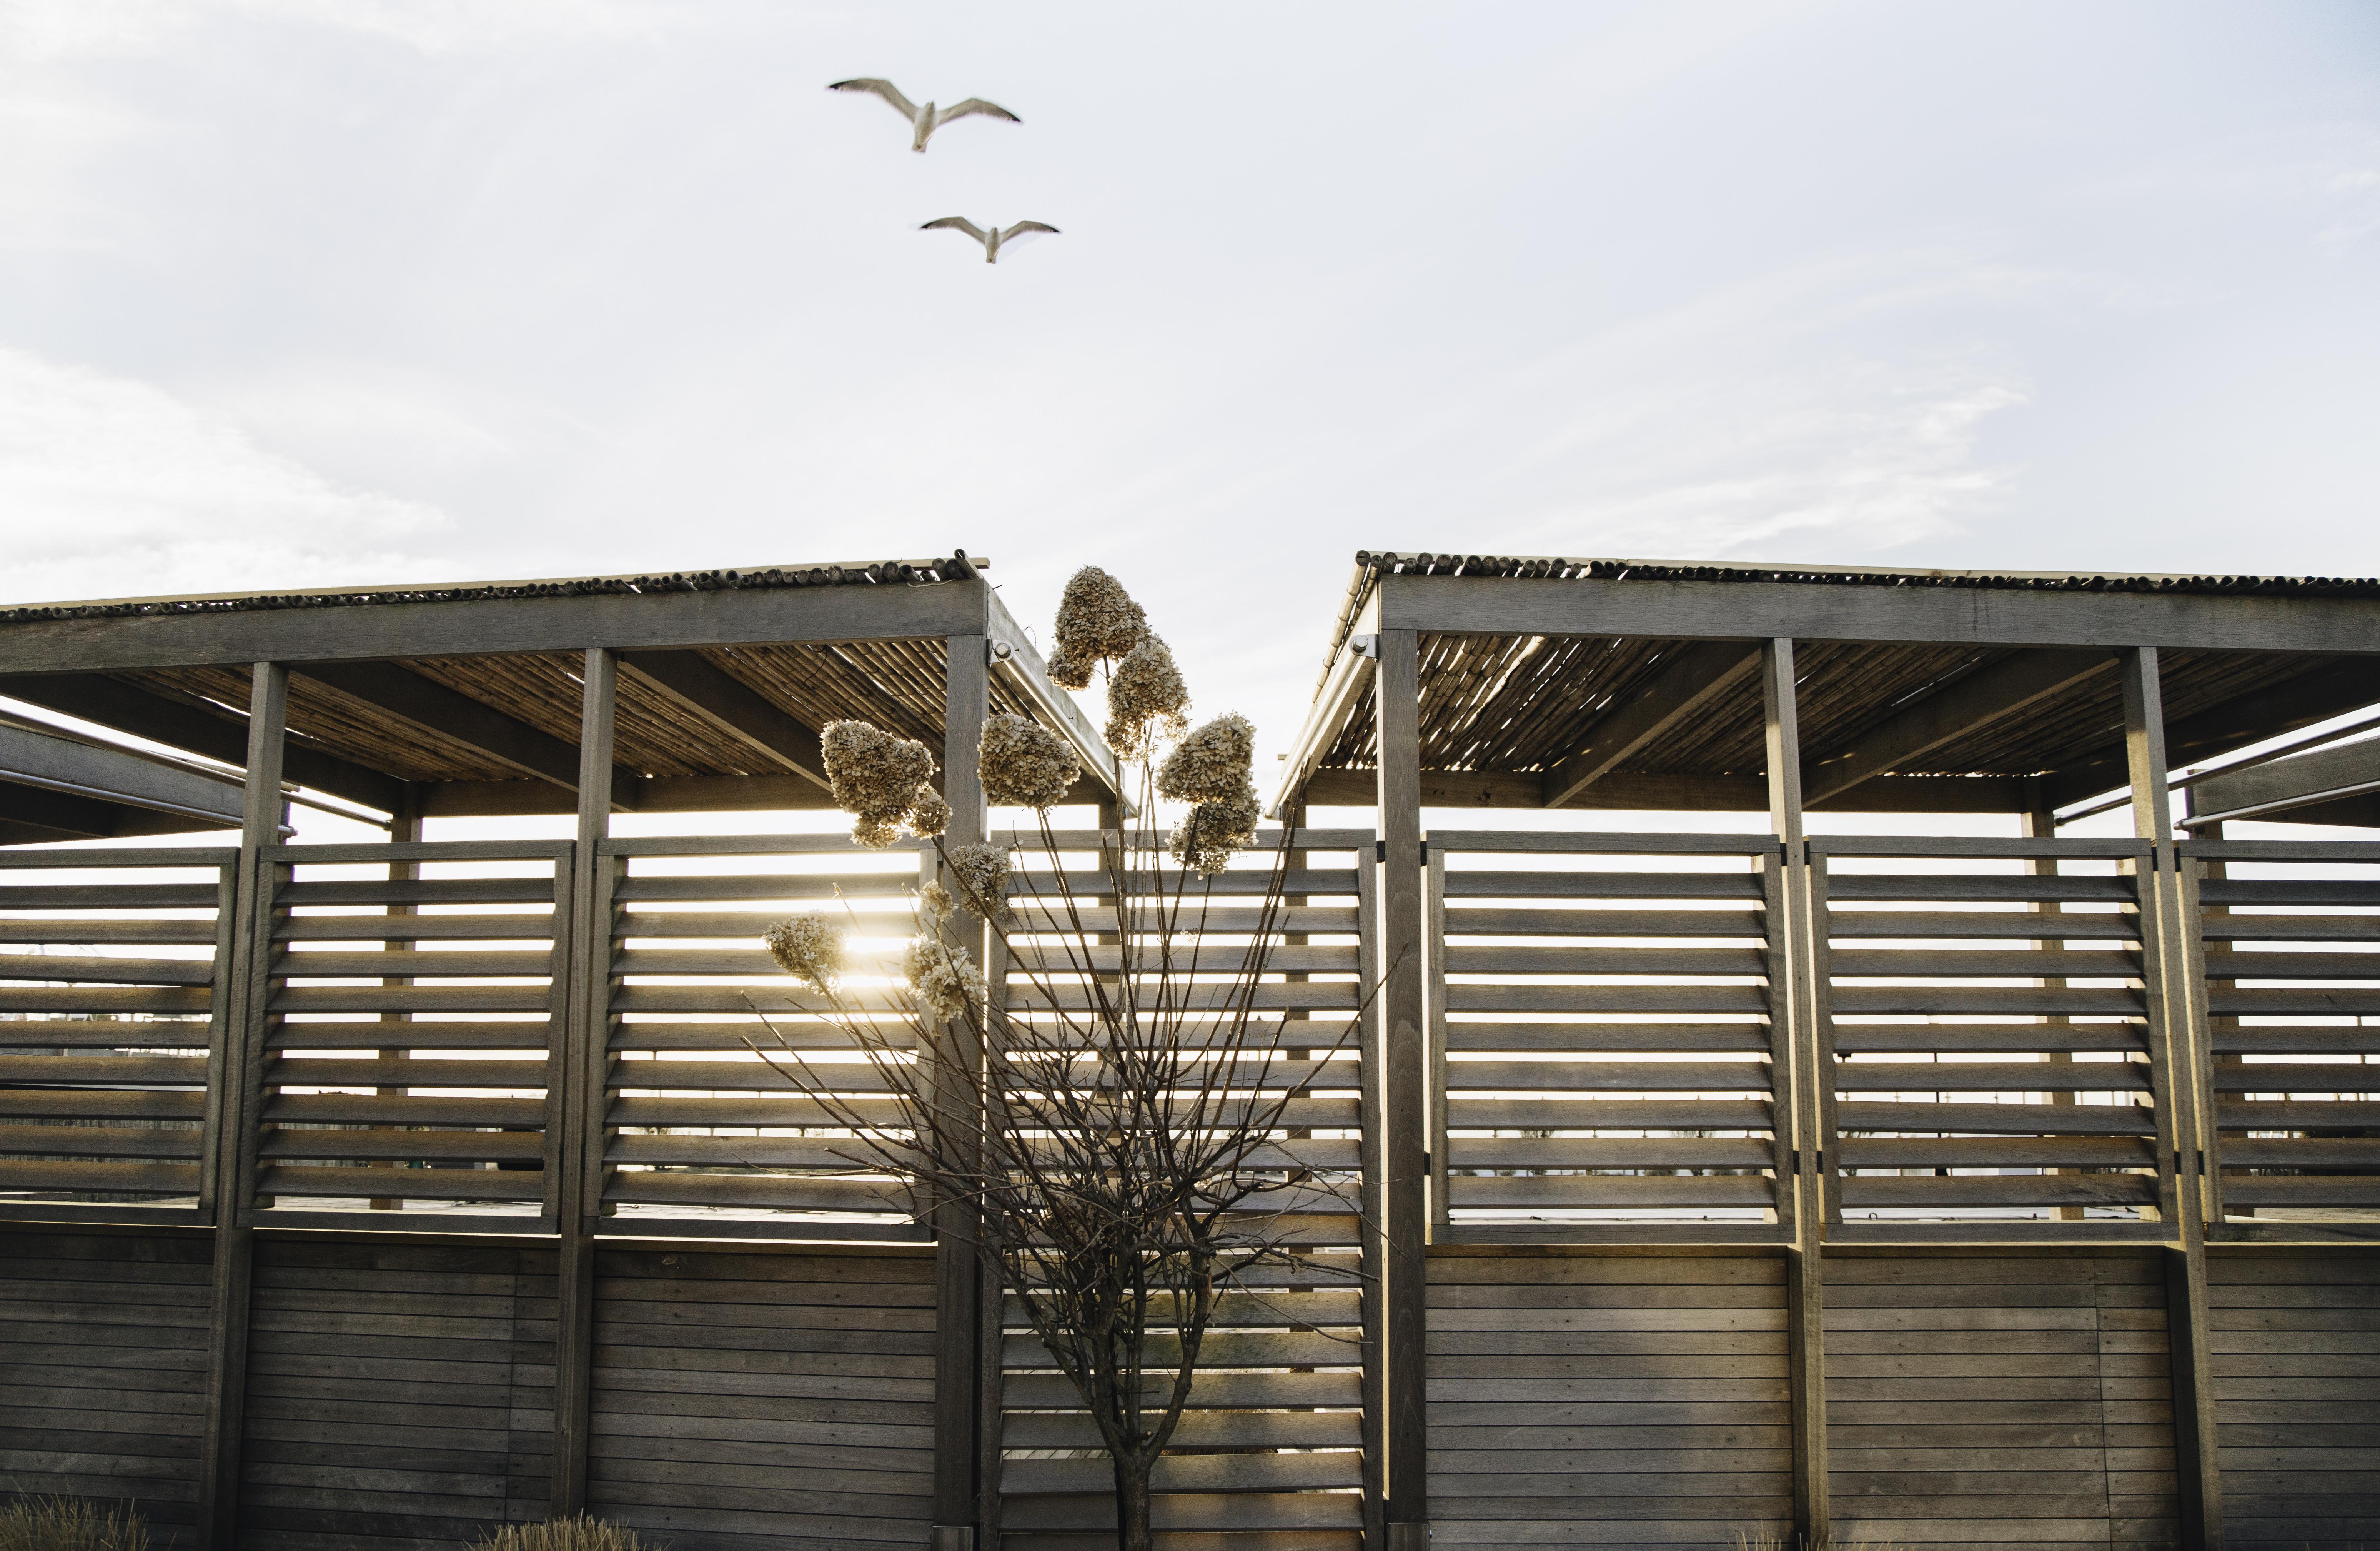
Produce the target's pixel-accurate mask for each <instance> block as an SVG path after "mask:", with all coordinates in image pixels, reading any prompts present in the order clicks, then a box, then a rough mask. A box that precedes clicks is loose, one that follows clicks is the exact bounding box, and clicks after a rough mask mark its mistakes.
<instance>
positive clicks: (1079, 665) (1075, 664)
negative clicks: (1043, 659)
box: [1047, 646, 1099, 690]
mask: <svg viewBox="0 0 2380 1551" xmlns="http://www.w3.org/2000/svg"><path fill="white" fill-rule="evenodd" d="M1047 666H1048V667H1049V669H1050V683H1052V684H1055V685H1057V686H1058V688H1060V689H1062V690H1087V689H1089V688H1090V687H1091V670H1092V669H1093V668H1095V667H1097V666H1099V659H1098V658H1097V657H1078V656H1076V655H1075V653H1072V652H1069V651H1067V650H1066V649H1065V648H1064V647H1062V646H1061V647H1059V648H1058V649H1057V650H1056V651H1055V652H1052V653H1050V661H1049V663H1048V665H1047Z"/></svg>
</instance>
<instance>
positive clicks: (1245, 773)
mask: <svg viewBox="0 0 2380 1551" xmlns="http://www.w3.org/2000/svg"><path fill="white" fill-rule="evenodd" d="M1256 750H1257V729H1256V727H1255V726H1254V725H1253V724H1251V723H1250V722H1249V721H1248V719H1247V718H1246V717H1245V716H1243V715H1241V714H1238V713H1237V712H1233V713H1231V714H1227V715H1221V716H1218V717H1216V718H1215V719H1214V720H1213V721H1211V722H1208V723H1207V724H1206V725H1204V726H1203V727H1199V728H1198V729H1197V730H1196V731H1195V732H1192V733H1190V734H1188V735H1187V736H1186V737H1184V739H1182V741H1181V742H1179V743H1177V744H1175V745H1174V747H1173V752H1172V753H1171V754H1169V755H1167V756H1166V760H1165V763H1164V764H1162V765H1161V766H1160V767H1159V769H1158V772H1157V793H1158V795H1159V796H1160V797H1170V798H1172V800H1174V801H1176V802H1220V801H1222V800H1225V799H1227V798H1233V797H1236V796H1238V795H1239V790H1240V788H1242V787H1244V786H1245V785H1247V784H1248V782H1249V780H1250V779H1251V778H1252V777H1251V775H1250V770H1251V766H1252V765H1253V763H1254V762H1255V760H1256Z"/></svg>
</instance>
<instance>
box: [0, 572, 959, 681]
mask: <svg viewBox="0 0 2380 1551" xmlns="http://www.w3.org/2000/svg"><path fill="white" fill-rule="evenodd" d="M989 594H990V587H989V585H988V584H987V583H985V582H984V581H983V580H981V579H979V578H978V579H976V580H962V581H944V582H939V583H936V584H933V585H929V586H904V585H900V584H897V583H896V584H892V585H875V586H853V587H751V588H742V589H735V590H728V591H720V592H594V593H569V594H560V595H554V596H541V597H526V598H470V599H456V600H439V601H421V602H411V603H358V604H348V605H334V604H325V605H319V606H315V607H307V608H254V609H236V608H220V609H209V610H204V611H199V610H193V611H191V612H188V613H176V614H153V615H128V616H122V617H100V618H59V619H18V620H13V621H10V622H7V623H6V624H0V674H17V673H89V672H120V671H123V670H126V669H135V668H153V667H195V666H202V665H207V664H222V663H245V662H253V661H256V660H257V659H259V658H272V659H275V660H278V661H285V662H334V661H355V660H376V659H387V658H392V657H482V656H500V655H504V654H507V653H521V652H577V651H582V650H585V649H586V648H587V647H588V646H589V644H591V643H594V642H599V641H600V642H601V643H603V644H604V645H607V646H610V647H612V648H613V649H614V650H618V651H639V650H645V649H649V648H654V647H680V646H757V645H764V644H770V643H774V642H779V641H900V640H917V639H921V638H926V637H932V636H944V635H948V634H950V633H951V632H952V631H953V630H977V631H979V630H981V629H983V619H984V606H985V603H984V601H985V599H986V598H987V597H988V596H989Z"/></svg>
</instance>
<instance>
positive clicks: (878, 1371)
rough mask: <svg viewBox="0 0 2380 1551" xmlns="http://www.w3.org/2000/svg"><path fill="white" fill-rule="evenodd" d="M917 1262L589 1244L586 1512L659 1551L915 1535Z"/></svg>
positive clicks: (929, 1318) (923, 1314) (924, 1295)
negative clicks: (662, 1549)
mask: <svg viewBox="0 0 2380 1551" xmlns="http://www.w3.org/2000/svg"><path fill="white" fill-rule="evenodd" d="M933 1268H934V1263H933V1257H932V1255H931V1253H930V1252H924V1251H916V1250H895V1249H887V1250H884V1251H880V1252H879V1251H861V1250H853V1249H850V1248H848V1247H838V1248H834V1249H827V1248H817V1249H807V1248H806V1249H800V1250H794V1249H787V1250H784V1251H780V1252H766V1253H744V1252H705V1251H699V1250H691V1249H683V1248H668V1249H650V1250H627V1249H603V1250H599V1251H598V1252H597V1255H596V1267H595V1269H596V1278H597V1280H596V1286H595V1368H594V1380H593V1400H592V1405H591V1408H590V1418H591V1420H590V1427H589V1460H588V1469H587V1495H588V1507H589V1511H590V1512H592V1513H594V1514H596V1515H597V1516H598V1517H601V1518H604V1519H610V1520H616V1521H619V1522H622V1523H625V1524H630V1525H633V1526H635V1527H636V1529H637V1531H638V1533H641V1534H643V1535H644V1536H645V1537H646V1538H647V1539H648V1540H655V1541H661V1542H665V1543H667V1544H668V1545H672V1546H674V1547H675V1548H676V1551H829V1548H830V1547H832V1548H834V1551H847V1548H850V1547H855V1546H878V1545H885V1546H893V1545H924V1544H925V1543H926V1539H927V1530H928V1527H929V1521H930V1519H931V1515H932V1508H933V1391H934V1355H933V1353H934V1281H933Z"/></svg>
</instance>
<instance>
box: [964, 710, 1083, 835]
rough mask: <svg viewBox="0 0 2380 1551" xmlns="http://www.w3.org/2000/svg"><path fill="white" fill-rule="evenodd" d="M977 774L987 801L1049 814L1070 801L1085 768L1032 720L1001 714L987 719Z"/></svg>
mask: <svg viewBox="0 0 2380 1551" xmlns="http://www.w3.org/2000/svg"><path fill="white" fill-rule="evenodd" d="M976 774H977V777H978V778H979V779H981V781H982V782H983V795H984V800H986V801H988V802H991V803H993V804H996V805H997V806H1000V807H1002V808H1034V809H1038V810H1042V811H1045V812H1046V811H1047V810H1049V809H1050V808H1054V807H1056V806H1057V805H1058V804H1059V803H1061V802H1063V801H1064V800H1066V794H1067V793H1068V792H1069V791H1071V790H1073V789H1074V786H1075V782H1076V781H1077V780H1079V779H1081V778H1082V774H1083V766H1082V764H1081V762H1079V761H1077V760H1076V759H1075V751H1073V750H1072V749H1069V748H1067V747H1066V743H1065V740H1064V739H1062V738H1060V737H1059V736H1058V735H1057V734H1056V733H1054V732H1051V731H1050V729H1049V728H1047V727H1043V726H1042V725H1041V724H1040V723H1038V722H1037V721H1035V720H1033V718H1032V717H1030V716H1020V715H1017V714H1014V712H1002V714H999V715H996V716H989V717H986V718H985V719H984V724H983V738H982V739H981V741H979V742H978V743H977V745H976Z"/></svg>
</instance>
